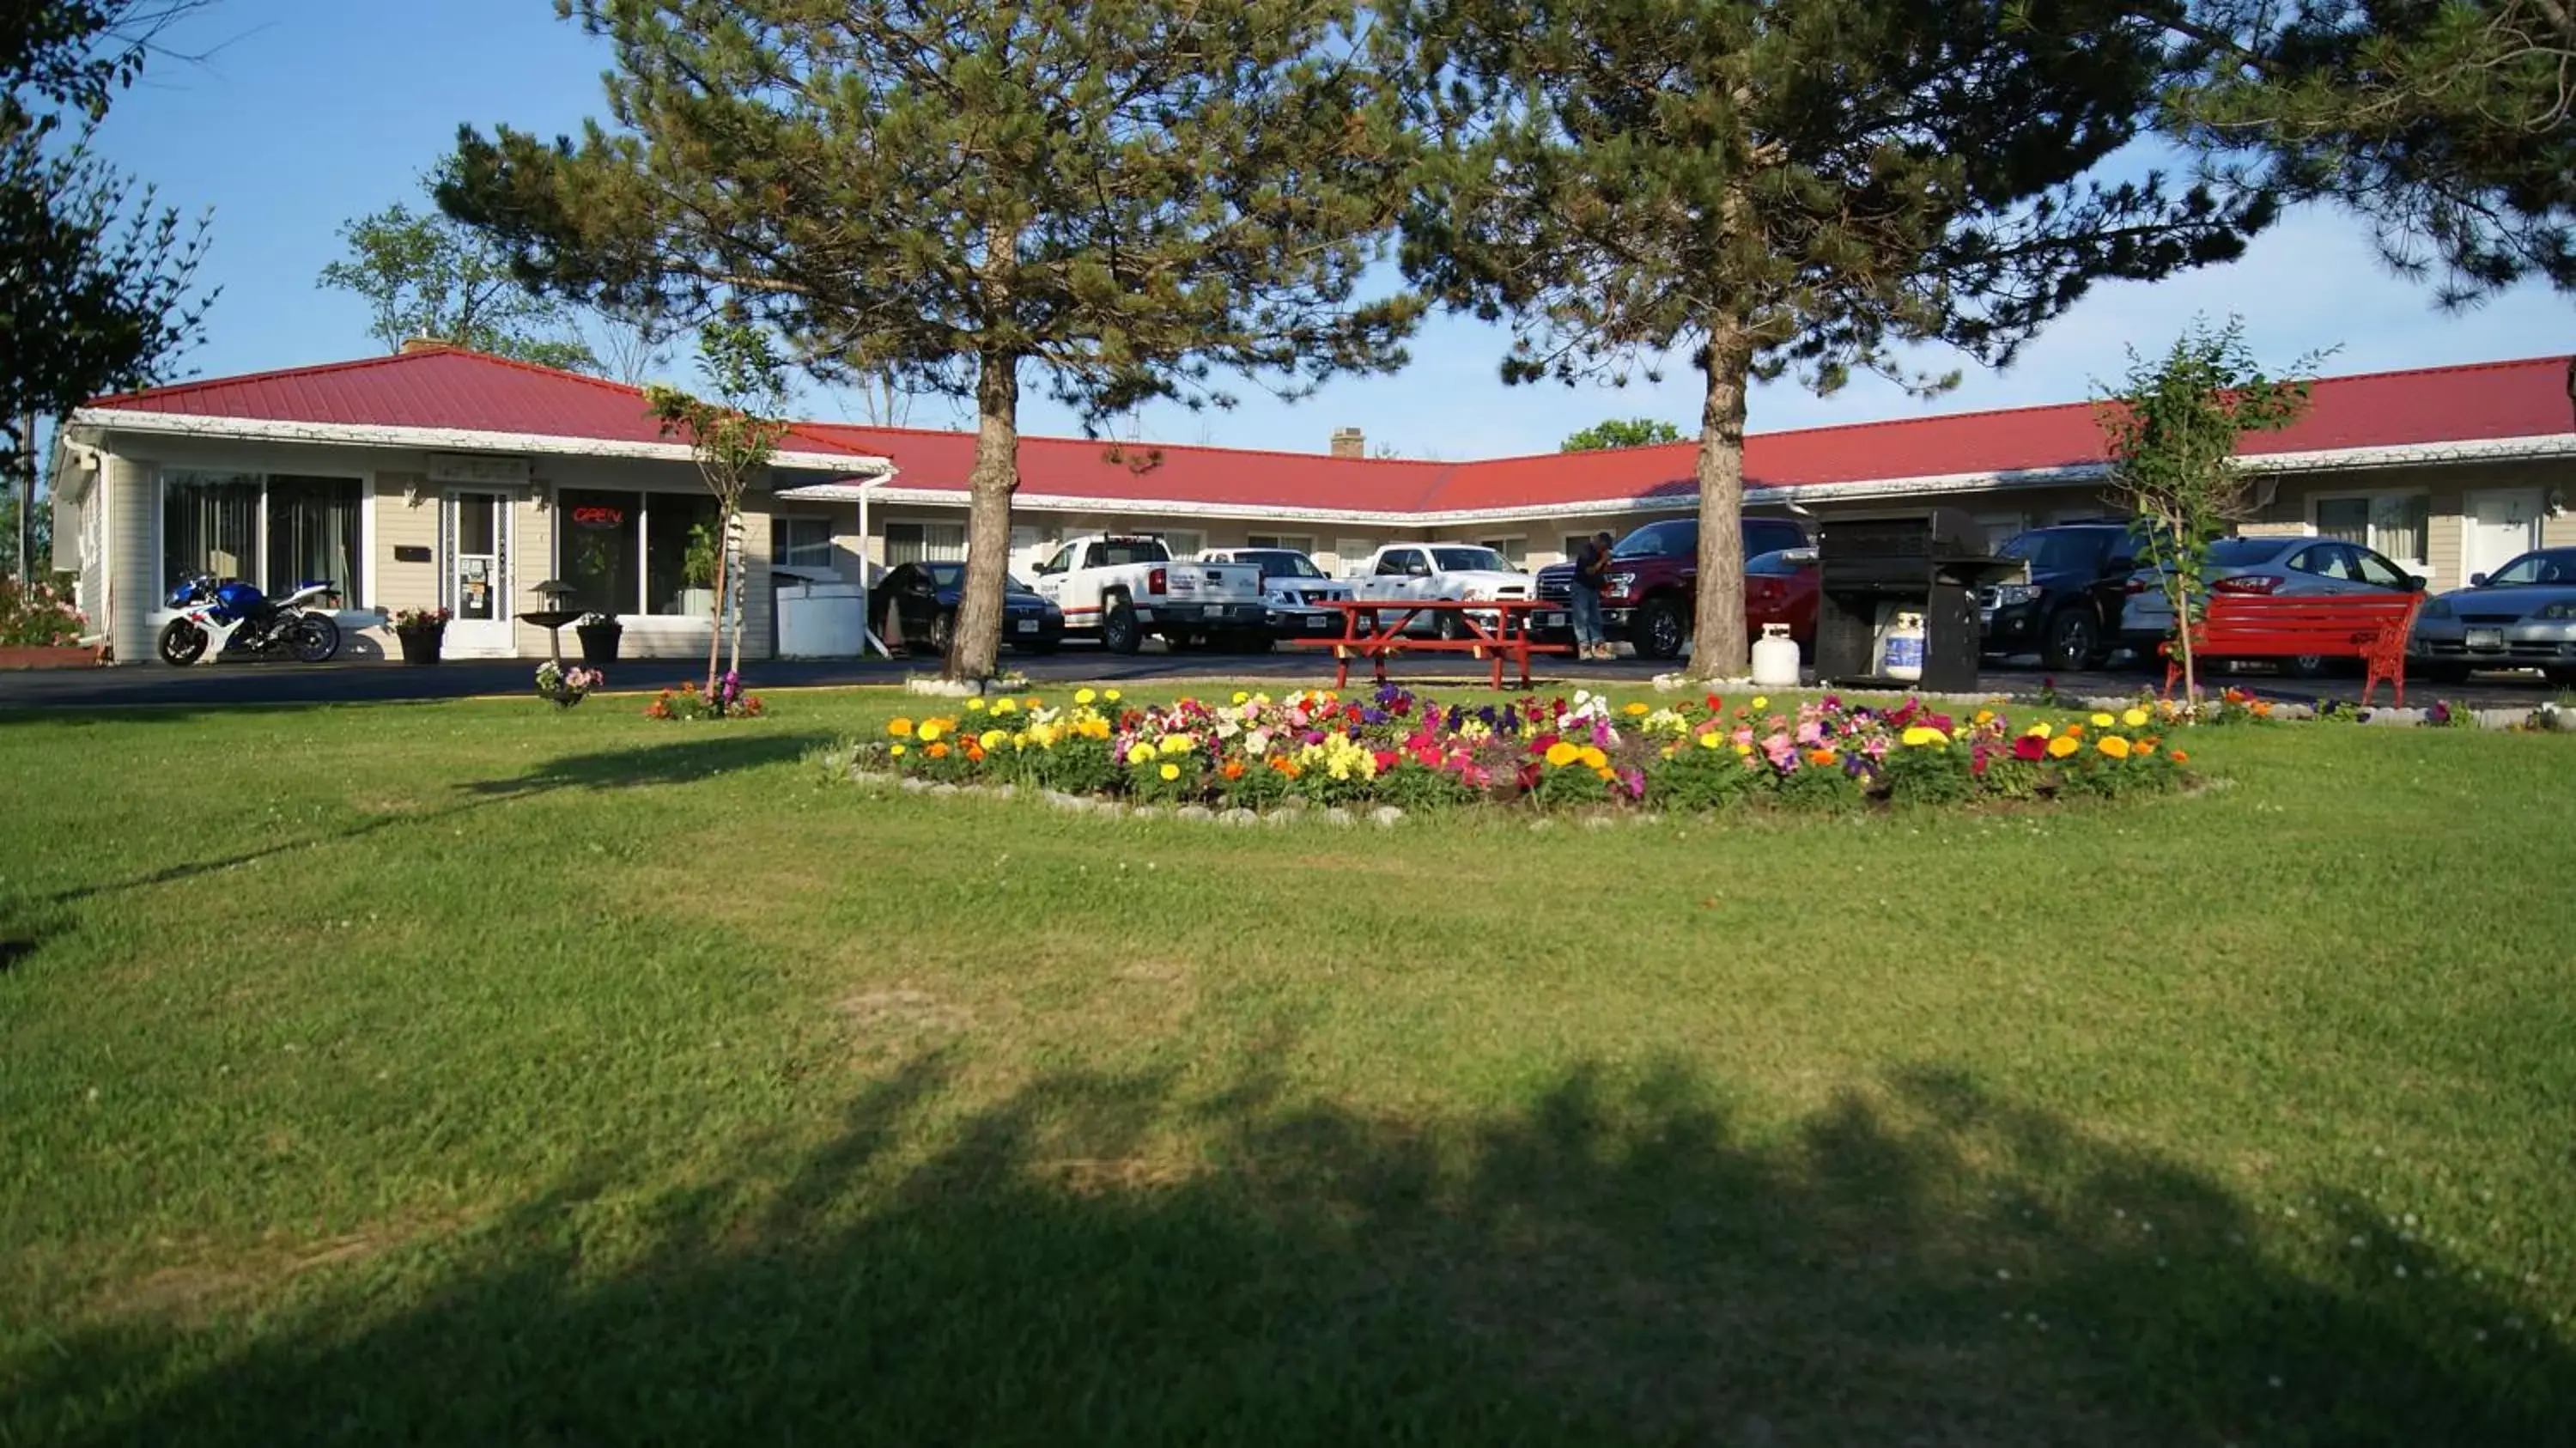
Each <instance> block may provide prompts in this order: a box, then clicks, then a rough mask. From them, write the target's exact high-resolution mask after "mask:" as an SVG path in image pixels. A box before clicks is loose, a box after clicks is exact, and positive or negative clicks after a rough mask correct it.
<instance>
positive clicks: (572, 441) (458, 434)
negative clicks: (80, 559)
mask: <svg viewBox="0 0 2576 1448" xmlns="http://www.w3.org/2000/svg"><path fill="white" fill-rule="evenodd" d="M69 425H70V426H73V427H94V428H98V429H100V430H102V431H107V432H139V433H149V434H152V435H154V436H159V437H208V438H227V439H234V440H240V441H250V442H307V443H339V444H343V445H355V446H360V447H403V448H419V449H421V450H422V451H424V452H487V453H514V454H538V455H543V456H547V457H597V458H638V459H646V460H650V461H653V462H679V463H686V462H694V461H696V455H695V454H694V453H692V452H691V451H690V450H689V447H688V445H687V444H686V443H677V442H618V441H614V440H611V439H607V438H595V437H552V436H548V435H546V434H544V433H533V432H479V431H475V430H473V429H469V428H452V427H389V426H380V425H377V424H373V423H340V422H280V421H274V420H270V419H264V418H242V417H198V416H196V415H194V414H191V413H183V412H151V411H146V410H144V409H141V408H125V407H84V408H80V409H78V410H77V411H75V412H73V413H72V415H71V419H70V423H69ZM770 465H771V466H772V467H777V468H786V469H789V470H791V471H795V472H825V473H842V474H863V473H870V472H874V473H878V474H880V475H884V474H891V473H892V472H893V471H894V463H893V462H892V460H890V459H887V458H881V457H868V456H865V455H862V454H856V453H816V452H781V453H779V454H778V455H777V456H776V457H775V458H774V459H772V460H771V463H770Z"/></svg>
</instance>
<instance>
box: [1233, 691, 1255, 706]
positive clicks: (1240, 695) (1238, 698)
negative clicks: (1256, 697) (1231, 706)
mask: <svg viewBox="0 0 2576 1448" xmlns="http://www.w3.org/2000/svg"><path fill="white" fill-rule="evenodd" d="M1251 698H1252V696H1251V695H1250V694H1247V693H1245V692H1244V691H1243V690H1241V689H1237V690H1235V691H1234V702H1236V703H1238V704H1242V703H1247V702H1249V701H1250V700H1251Z"/></svg>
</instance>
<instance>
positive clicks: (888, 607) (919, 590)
mask: <svg viewBox="0 0 2576 1448" xmlns="http://www.w3.org/2000/svg"><path fill="white" fill-rule="evenodd" d="M965 596H966V565H965V564H963V563H899V564H897V565H895V566H894V567H892V568H890V569H888V570H886V575H885V577H883V578H881V579H878V580H877V586H876V587H874V588H872V589H869V590H868V628H869V629H870V630H871V631H872V632H874V633H875V634H876V636H877V637H878V638H881V639H883V640H885V642H886V645H887V647H889V648H899V649H902V650H904V651H905V652H906V653H922V652H928V653H934V654H945V653H947V652H948V643H949V640H950V639H951V638H952V637H953V636H954V635H955V634H956V631H957V605H958V602H959V601H960V600H961V599H963V598H964V597H965ZM1002 641H1003V642H1005V643H1007V644H1009V645H1011V646H1012V647H1013V648H1017V649H1025V650H1027V651H1028V652H1030V653H1033V654H1051V653H1054V652H1055V650H1056V646H1057V645H1058V644H1061V643H1063V642H1064V611H1063V610H1061V609H1059V608H1057V607H1056V606H1055V605H1054V604H1052V603H1049V602H1047V601H1046V600H1045V599H1043V598H1040V597H1039V596H1038V594H1037V592H1036V590H1034V589H1032V588H1030V587H1029V586H1028V585H1027V584H1025V583H1022V582H1021V581H1019V580H1018V579H1016V578H1011V577H1008V576H1007V575H1006V576H1005V577H1004V579H1003V582H1002Z"/></svg>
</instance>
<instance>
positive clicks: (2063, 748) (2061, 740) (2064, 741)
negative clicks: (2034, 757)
mask: <svg viewBox="0 0 2576 1448" xmlns="http://www.w3.org/2000/svg"><path fill="white" fill-rule="evenodd" d="M2083 747H2084V746H2083V745H2081V744H2078V743H2076V742H2075V740H2074V739H2072V738H2070V737H2068V736H2067V735H2064V734H2061V735H2059V736H2057V737H2056V738H2054V739H2051V740H2050V741H2048V757H2049V758H2051V759H2064V758H2065V757H2066V756H2068V755H2070V754H2073V753H2074V752H2075V751H2076V750H2078V749H2081V748H2083Z"/></svg>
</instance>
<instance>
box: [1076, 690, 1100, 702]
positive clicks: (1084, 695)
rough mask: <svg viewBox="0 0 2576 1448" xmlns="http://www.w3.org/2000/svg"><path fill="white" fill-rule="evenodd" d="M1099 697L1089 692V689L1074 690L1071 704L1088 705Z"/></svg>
mask: <svg viewBox="0 0 2576 1448" xmlns="http://www.w3.org/2000/svg"><path fill="white" fill-rule="evenodd" d="M1099 697H1100V696H1099V695H1098V694H1095V693H1093V692H1091V691H1090V690H1089V689H1076V690H1074V692H1073V702H1075V703H1077V704H1088V703H1090V702H1091V701H1092V700H1094V699H1097V698H1099Z"/></svg>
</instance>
